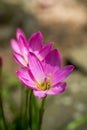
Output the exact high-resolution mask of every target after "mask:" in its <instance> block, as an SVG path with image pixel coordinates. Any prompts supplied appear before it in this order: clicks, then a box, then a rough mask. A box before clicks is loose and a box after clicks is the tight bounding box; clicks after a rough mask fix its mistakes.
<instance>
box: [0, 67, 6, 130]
mask: <svg viewBox="0 0 87 130" xmlns="http://www.w3.org/2000/svg"><path fill="white" fill-rule="evenodd" d="M0 112H1V116H2V119H3V123H4V127H5V130H8V127H7V123H6V120H5V115H4V110H3V102H2V68H0Z"/></svg>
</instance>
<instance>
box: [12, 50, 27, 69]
mask: <svg viewBox="0 0 87 130" xmlns="http://www.w3.org/2000/svg"><path fill="white" fill-rule="evenodd" d="M13 56H14V59H15V61H16V62H17V63H18V64H19V65H21V66H23V67H27V62H26V61H25V60H24V58H23V56H22V55H20V54H18V53H15V52H14V54H13Z"/></svg>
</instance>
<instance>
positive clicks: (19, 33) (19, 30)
mask: <svg viewBox="0 0 87 130" xmlns="http://www.w3.org/2000/svg"><path fill="white" fill-rule="evenodd" d="M20 36H22V37H23V38H24V39H25V40H26V37H25V35H24V33H23V31H22V30H21V29H20V28H18V29H17V31H16V37H17V40H19V38H20Z"/></svg>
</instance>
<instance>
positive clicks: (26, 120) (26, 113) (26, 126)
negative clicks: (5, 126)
mask: <svg viewBox="0 0 87 130" xmlns="http://www.w3.org/2000/svg"><path fill="white" fill-rule="evenodd" d="M28 96H29V90H28V89H26V95H25V124H26V125H25V129H26V130H27V129H28V106H29V104H28V102H29V101H28V99H29V98H28Z"/></svg>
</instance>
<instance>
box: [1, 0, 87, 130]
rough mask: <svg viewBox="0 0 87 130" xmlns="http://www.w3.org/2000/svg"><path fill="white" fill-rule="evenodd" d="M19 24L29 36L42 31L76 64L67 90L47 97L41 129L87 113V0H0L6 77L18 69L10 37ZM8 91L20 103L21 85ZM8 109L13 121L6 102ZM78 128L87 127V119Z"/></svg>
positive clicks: (48, 129)
mask: <svg viewBox="0 0 87 130" xmlns="http://www.w3.org/2000/svg"><path fill="white" fill-rule="evenodd" d="M18 27H20V28H21V29H23V31H24V32H25V34H26V36H27V37H30V35H31V34H32V33H34V32H36V31H41V32H42V33H43V35H44V43H48V42H50V41H54V42H55V44H54V45H55V47H58V49H59V50H60V52H61V53H62V57H63V64H64V65H66V64H71V63H72V64H74V65H75V66H76V69H75V71H74V72H73V74H72V75H71V76H70V78H69V79H67V82H68V87H67V90H66V91H65V92H64V93H63V94H61V95H57V96H52V97H48V100H47V104H46V111H45V115H44V121H43V126H42V127H43V128H42V130H58V128H60V126H61V125H62V124H64V123H67V122H70V121H71V120H74V119H78V118H79V117H81V116H83V115H85V114H87V0H61V1H60V0H15V1H12V0H0V55H1V56H2V57H3V62H4V63H3V72H4V76H5V78H7V79H8V78H9V77H13V78H14V77H15V76H16V75H15V71H16V70H17V69H18V65H17V64H16V63H15V62H14V60H13V57H12V49H11V47H10V38H12V37H15V32H16V29H17V28H18ZM9 91H11V97H12V101H13V102H14V103H15V104H16V106H17V107H18V105H19V102H20V88H18V87H17V88H14V87H12V88H9ZM5 112H6V115H7V119H8V120H9V121H11V119H12V115H10V112H9V110H8V106H7V105H6V104H5ZM8 115H9V116H8ZM76 130H87V123H85V124H84V125H82V126H81V127H79V128H78V129H76Z"/></svg>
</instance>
